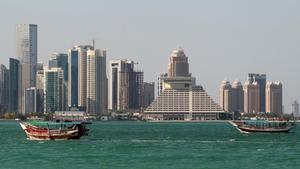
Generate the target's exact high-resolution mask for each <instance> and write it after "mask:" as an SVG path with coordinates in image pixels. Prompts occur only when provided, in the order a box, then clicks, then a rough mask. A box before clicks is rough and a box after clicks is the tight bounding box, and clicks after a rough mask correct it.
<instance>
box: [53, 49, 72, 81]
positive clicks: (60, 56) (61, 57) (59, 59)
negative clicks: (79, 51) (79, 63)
mask: <svg viewBox="0 0 300 169" xmlns="http://www.w3.org/2000/svg"><path fill="white" fill-rule="evenodd" d="M53 67H59V68H61V69H62V70H63V71H64V80H65V82H67V81H68V74H69V73H68V72H69V70H68V55H67V54H65V53H54V54H53V55H52V56H51V59H50V60H49V69H51V68H53Z"/></svg>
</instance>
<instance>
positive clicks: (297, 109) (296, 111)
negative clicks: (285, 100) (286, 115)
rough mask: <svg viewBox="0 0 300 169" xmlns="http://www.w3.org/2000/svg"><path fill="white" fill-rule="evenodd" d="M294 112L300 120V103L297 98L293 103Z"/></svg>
mask: <svg viewBox="0 0 300 169" xmlns="http://www.w3.org/2000/svg"><path fill="white" fill-rule="evenodd" d="M292 114H293V115H294V116H295V117H296V119H297V120H299V116H300V114H299V103H298V102H297V100H295V101H294V102H293V103H292Z"/></svg>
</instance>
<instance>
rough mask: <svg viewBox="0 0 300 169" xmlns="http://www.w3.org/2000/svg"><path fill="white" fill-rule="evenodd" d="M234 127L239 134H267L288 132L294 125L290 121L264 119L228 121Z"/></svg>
mask: <svg viewBox="0 0 300 169" xmlns="http://www.w3.org/2000/svg"><path fill="white" fill-rule="evenodd" d="M230 124H232V125H233V126H234V127H236V128H237V129H238V130H239V131H240V132H241V133H250V132H267V133H279V132H286V133H287V132H290V130H291V129H292V128H294V127H295V123H294V122H291V121H273V120H265V119H259V120H258V119H254V120H234V121H230Z"/></svg>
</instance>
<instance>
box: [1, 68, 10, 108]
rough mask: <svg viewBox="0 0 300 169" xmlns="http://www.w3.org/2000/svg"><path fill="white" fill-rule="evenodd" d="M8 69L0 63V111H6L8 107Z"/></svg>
mask: <svg viewBox="0 0 300 169" xmlns="http://www.w3.org/2000/svg"><path fill="white" fill-rule="evenodd" d="M8 98H9V70H8V69H7V68H6V66H4V65H2V64H1V65H0V111H1V112H6V111H7V110H8V108H9V102H8V101H9V100H8Z"/></svg>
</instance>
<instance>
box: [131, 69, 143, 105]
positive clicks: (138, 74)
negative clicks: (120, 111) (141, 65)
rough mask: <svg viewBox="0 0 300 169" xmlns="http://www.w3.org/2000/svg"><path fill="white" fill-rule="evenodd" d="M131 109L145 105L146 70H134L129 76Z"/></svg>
mask: <svg viewBox="0 0 300 169" xmlns="http://www.w3.org/2000/svg"><path fill="white" fill-rule="evenodd" d="M129 92H130V93H129V109H140V108H141V107H143V99H144V95H143V94H144V72H142V71H134V72H133V73H132V75H130V76H129Z"/></svg>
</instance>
